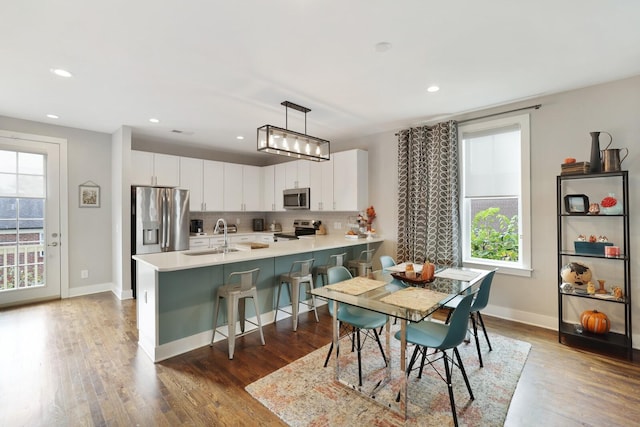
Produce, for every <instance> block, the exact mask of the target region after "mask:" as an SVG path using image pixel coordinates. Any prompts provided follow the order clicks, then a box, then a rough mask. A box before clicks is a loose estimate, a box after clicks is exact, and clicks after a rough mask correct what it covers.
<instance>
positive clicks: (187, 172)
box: [180, 157, 206, 211]
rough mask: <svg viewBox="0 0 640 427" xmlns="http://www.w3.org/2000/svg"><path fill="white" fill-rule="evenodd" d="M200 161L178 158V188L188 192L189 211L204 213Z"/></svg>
mask: <svg viewBox="0 0 640 427" xmlns="http://www.w3.org/2000/svg"><path fill="white" fill-rule="evenodd" d="M202 163H203V160H201V159H192V158H189V157H181V158H180V188H184V189H185V190H189V210H190V211H204V210H206V209H205V208H204V204H203V201H202V191H203V181H202Z"/></svg>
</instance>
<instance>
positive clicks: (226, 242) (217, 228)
mask: <svg viewBox="0 0 640 427" xmlns="http://www.w3.org/2000/svg"><path fill="white" fill-rule="evenodd" d="M221 222H222V231H223V232H224V244H223V245H222V249H223V250H224V253H227V250H228V249H229V238H228V237H227V221H225V220H224V218H219V219H218V220H217V221H216V226H215V228H214V229H213V234H218V233H220V223H221Z"/></svg>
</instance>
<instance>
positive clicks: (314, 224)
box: [273, 219, 322, 241]
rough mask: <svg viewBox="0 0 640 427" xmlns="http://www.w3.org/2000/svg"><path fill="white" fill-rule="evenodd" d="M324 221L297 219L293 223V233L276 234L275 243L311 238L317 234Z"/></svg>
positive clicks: (274, 236)
mask: <svg viewBox="0 0 640 427" xmlns="http://www.w3.org/2000/svg"><path fill="white" fill-rule="evenodd" d="M320 224H322V221H319V220H312V219H296V220H294V221H293V228H294V231H293V233H275V234H274V235H273V238H274V239H275V241H283V240H296V239H298V236H310V235H314V234H316V230H318V227H320Z"/></svg>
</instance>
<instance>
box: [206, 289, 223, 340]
mask: <svg viewBox="0 0 640 427" xmlns="http://www.w3.org/2000/svg"><path fill="white" fill-rule="evenodd" d="M219 307H220V297H219V296H217V295H216V306H215V308H214V310H213V333H212V334H211V344H209V346H210V347H213V340H214V339H215V337H216V328H217V327H218V308H219Z"/></svg>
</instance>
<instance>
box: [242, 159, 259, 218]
mask: <svg viewBox="0 0 640 427" xmlns="http://www.w3.org/2000/svg"><path fill="white" fill-rule="evenodd" d="M242 202H243V204H244V209H243V210H245V211H251V212H257V211H261V210H262V185H261V183H260V167H259V166H249V165H243V166H242Z"/></svg>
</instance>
